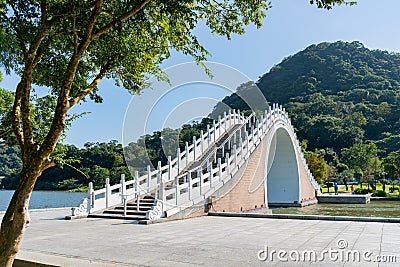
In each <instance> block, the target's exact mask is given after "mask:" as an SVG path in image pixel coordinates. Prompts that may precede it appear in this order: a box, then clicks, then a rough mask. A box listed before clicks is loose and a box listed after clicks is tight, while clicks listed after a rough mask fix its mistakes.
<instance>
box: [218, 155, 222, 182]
mask: <svg viewBox="0 0 400 267" xmlns="http://www.w3.org/2000/svg"><path fill="white" fill-rule="evenodd" d="M218 176H219V181H222V163H221V158H218Z"/></svg>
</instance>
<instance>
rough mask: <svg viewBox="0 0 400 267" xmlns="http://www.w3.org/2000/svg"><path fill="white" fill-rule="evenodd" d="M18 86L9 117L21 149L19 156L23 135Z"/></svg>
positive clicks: (22, 145) (22, 151)
mask: <svg viewBox="0 0 400 267" xmlns="http://www.w3.org/2000/svg"><path fill="white" fill-rule="evenodd" d="M19 92H20V89H19V85H18V86H17V90H16V92H15V98H14V105H13V110H12V115H11V125H12V129H13V131H14V135H15V137H16V139H17V142H18V145H19V147H20V148H21V154H22V155H23V153H24V133H23V131H22V128H21V95H20V94H19Z"/></svg>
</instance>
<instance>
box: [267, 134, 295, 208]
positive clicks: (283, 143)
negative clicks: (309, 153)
mask: <svg viewBox="0 0 400 267" xmlns="http://www.w3.org/2000/svg"><path fill="white" fill-rule="evenodd" d="M265 178H266V179H265V187H266V188H265V193H266V196H265V201H266V203H268V205H270V206H273V205H296V204H298V202H299V199H300V179H299V168H298V162H297V157H296V151H295V147H294V144H293V141H292V138H291V137H290V135H289V133H288V131H287V130H286V129H285V128H278V129H277V130H276V131H275V133H274V135H273V137H272V139H271V142H270V145H269V148H268V156H267V159H266V177H265Z"/></svg>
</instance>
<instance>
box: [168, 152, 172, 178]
mask: <svg viewBox="0 0 400 267" xmlns="http://www.w3.org/2000/svg"><path fill="white" fill-rule="evenodd" d="M171 171H172V165H171V156H168V181H171V176H172V175H171Z"/></svg>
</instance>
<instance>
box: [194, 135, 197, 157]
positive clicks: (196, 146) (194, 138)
mask: <svg viewBox="0 0 400 267" xmlns="http://www.w3.org/2000/svg"><path fill="white" fill-rule="evenodd" d="M196 147H197V146H196V136H195V135H194V136H193V160H196Z"/></svg>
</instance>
